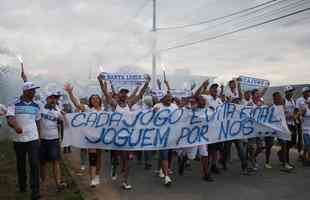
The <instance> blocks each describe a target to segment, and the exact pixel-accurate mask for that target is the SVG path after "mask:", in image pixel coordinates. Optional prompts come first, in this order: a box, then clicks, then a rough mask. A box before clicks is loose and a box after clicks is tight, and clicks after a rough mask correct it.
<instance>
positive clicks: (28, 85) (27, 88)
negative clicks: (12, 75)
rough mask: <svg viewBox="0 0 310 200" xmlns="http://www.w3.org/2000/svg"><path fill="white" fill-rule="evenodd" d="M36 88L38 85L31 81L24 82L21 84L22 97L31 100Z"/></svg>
mask: <svg viewBox="0 0 310 200" xmlns="http://www.w3.org/2000/svg"><path fill="white" fill-rule="evenodd" d="M38 88H40V87H37V86H35V85H34V84H33V83H32V82H25V83H24V85H23V98H24V99H26V100H28V101H32V100H33V98H34V96H35V94H36V89H38Z"/></svg>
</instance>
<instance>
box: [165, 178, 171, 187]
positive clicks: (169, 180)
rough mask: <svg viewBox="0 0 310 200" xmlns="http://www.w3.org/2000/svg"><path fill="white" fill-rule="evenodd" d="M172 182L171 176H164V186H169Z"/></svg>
mask: <svg viewBox="0 0 310 200" xmlns="http://www.w3.org/2000/svg"><path fill="white" fill-rule="evenodd" d="M171 183H172V181H171V178H170V177H169V176H165V186H170V185H171Z"/></svg>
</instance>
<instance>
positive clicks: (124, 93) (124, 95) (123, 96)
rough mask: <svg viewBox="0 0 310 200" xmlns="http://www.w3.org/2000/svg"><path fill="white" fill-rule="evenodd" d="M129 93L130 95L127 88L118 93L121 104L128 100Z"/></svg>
mask: <svg viewBox="0 0 310 200" xmlns="http://www.w3.org/2000/svg"><path fill="white" fill-rule="evenodd" d="M128 93H129V90H128V89H126V88H121V89H120V90H119V92H118V95H117V96H118V99H119V101H121V102H125V101H126V100H127V98H128Z"/></svg>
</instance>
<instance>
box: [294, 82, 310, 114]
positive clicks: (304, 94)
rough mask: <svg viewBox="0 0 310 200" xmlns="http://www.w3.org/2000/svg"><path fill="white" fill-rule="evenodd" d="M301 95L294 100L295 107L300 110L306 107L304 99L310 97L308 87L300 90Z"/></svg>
mask: <svg viewBox="0 0 310 200" xmlns="http://www.w3.org/2000/svg"><path fill="white" fill-rule="evenodd" d="M301 92H302V96H301V97H299V98H298V99H297V100H296V107H297V108H298V109H299V110H301V109H303V108H305V107H306V101H307V99H308V98H309V97H310V88H309V87H304V88H302V90H301Z"/></svg>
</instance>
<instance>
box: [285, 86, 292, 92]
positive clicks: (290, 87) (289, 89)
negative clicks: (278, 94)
mask: <svg viewBox="0 0 310 200" xmlns="http://www.w3.org/2000/svg"><path fill="white" fill-rule="evenodd" d="M294 90H295V88H294V87H293V86H291V85H288V86H285V88H284V92H291V91H294Z"/></svg>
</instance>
